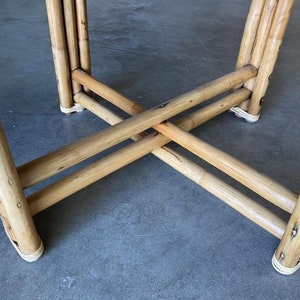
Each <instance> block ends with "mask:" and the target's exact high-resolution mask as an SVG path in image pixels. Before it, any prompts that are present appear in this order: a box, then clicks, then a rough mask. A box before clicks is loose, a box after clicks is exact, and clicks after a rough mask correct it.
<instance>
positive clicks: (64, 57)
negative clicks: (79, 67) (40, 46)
mask: <svg viewBox="0 0 300 300" xmlns="http://www.w3.org/2000/svg"><path fill="white" fill-rule="evenodd" d="M46 8H47V15H48V24H49V31H50V38H51V45H52V53H53V61H54V68H55V74H56V82H57V89H58V95H59V101H60V107H61V108H62V111H63V112H65V111H64V109H66V111H67V112H69V110H68V109H70V108H71V107H72V106H73V96H72V88H71V79H70V66H69V58H68V51H67V44H66V38H65V26H64V18H63V13H62V11H63V8H62V3H61V0H46Z"/></svg>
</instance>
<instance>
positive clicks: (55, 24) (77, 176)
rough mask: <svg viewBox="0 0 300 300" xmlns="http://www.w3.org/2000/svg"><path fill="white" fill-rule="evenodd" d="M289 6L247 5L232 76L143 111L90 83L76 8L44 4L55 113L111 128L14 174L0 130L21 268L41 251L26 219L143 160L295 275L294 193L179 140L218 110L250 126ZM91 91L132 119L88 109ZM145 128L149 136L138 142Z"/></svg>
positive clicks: (299, 212)
mask: <svg viewBox="0 0 300 300" xmlns="http://www.w3.org/2000/svg"><path fill="white" fill-rule="evenodd" d="M293 4H294V1H293V0H265V1H262V0H253V1H252V3H251V7H250V10H249V14H248V18H247V21H246V25H245V30H244V34H243V38H242V42H241V47H240V52H239V56H238V60H237V65H236V70H235V71H233V72H231V73H229V74H226V75H224V76H222V77H220V78H218V79H216V80H214V81H211V82H209V83H207V84H204V85H202V86H200V87H199V88H197V89H195V90H192V91H191V92H188V93H186V94H183V95H181V96H179V97H176V98H174V99H171V100H169V101H167V102H164V103H162V104H160V105H158V106H155V107H153V108H151V109H148V110H146V109H145V108H144V107H143V106H142V105H140V104H138V103H137V102H135V101H133V100H131V99H128V98H127V97H125V96H123V95H121V94H120V93H118V92H117V91H115V90H113V89H112V88H110V87H108V86H107V85H105V84H103V83H101V82H100V81H98V80H96V79H95V78H93V77H92V75H91V62H90V50H89V38H88V20H87V5H86V1H85V0H46V7H47V14H48V21H49V29H50V37H51V44H52V51H53V57H54V66H55V72H56V78H57V87H58V93H59V98H60V107H61V110H62V112H64V113H67V114H69V113H72V112H77V111H81V110H83V109H84V108H85V109H88V110H89V111H91V112H92V113H94V114H95V115H97V116H98V117H100V118H101V119H103V120H105V121H106V122H107V123H109V124H110V125H112V126H111V127H108V128H106V129H104V130H102V131H100V132H97V133H96V134H93V135H91V136H88V137H86V138H83V139H81V140H79V141H77V142H74V143H73V144H70V145H67V146H65V147H63V148H61V149H58V150H56V151H54V152H52V153H49V154H47V155H45V156H43V157H40V158H37V159H35V160H33V161H31V162H28V163H26V164H24V165H22V166H19V167H18V168H16V167H15V164H14V162H13V159H12V156H11V153H10V150H9V146H8V143H7V140H6V137H5V135H4V132H3V130H2V129H1V128H0V142H1V144H0V215H1V219H2V222H3V225H4V228H5V230H6V233H7V235H8V237H9V239H10V241H11V242H12V244H13V245H14V247H15V249H16V250H17V252H18V253H19V254H20V256H21V257H22V258H23V259H25V260H27V261H35V260H37V259H39V258H40V257H41V255H42V254H43V249H44V248H43V243H42V241H41V239H40V237H39V235H38V233H37V231H36V229H35V226H34V223H33V220H32V216H33V215H35V214H37V213H39V212H41V211H42V210H44V209H46V208H48V207H49V206H51V205H53V204H55V203H57V202H59V201H61V200H63V199H64V198H66V197H67V196H69V195H71V194H73V193H75V192H77V191H79V190H81V189H82V188H84V187H86V186H88V185H90V184H92V183H93V182H95V181H97V180H99V179H100V178H103V177H104V176H106V175H108V174H110V173H112V172H114V171H115V170H118V169H120V168H122V167H123V166H125V165H127V164H129V163H131V162H133V161H135V160H137V159H139V158H141V157H143V156H144V155H146V154H148V153H150V152H151V153H152V154H154V155H155V156H156V157H158V158H160V159H161V160H163V161H164V162H166V163H167V164H168V165H170V166H172V167H173V168H174V169H176V170H177V171H179V172H180V173H182V174H183V175H185V176H187V177H188V178H190V179H191V180H192V181H194V182H195V183H197V184H198V185H200V186H202V187H203V188H205V189H206V190H208V191H209V192H211V193H212V194H214V195H215V196H217V197H218V198H220V199H221V200H223V201H224V202H225V203H227V204H229V205H230V206H231V207H233V208H234V209H236V210H237V211H239V212H240V213H241V214H243V215H244V216H245V217H247V218H249V219H250V220H252V221H253V222H255V223H256V224H258V225H259V226H261V227H262V228H264V229H265V230H267V231H268V232H270V233H271V234H273V235H274V236H276V237H277V238H279V239H280V240H281V241H280V244H279V246H278V249H277V250H276V251H275V254H274V256H273V258H272V263H273V266H274V268H275V269H276V270H277V271H278V272H280V273H282V274H292V273H293V272H295V271H296V270H297V269H298V268H299V266H300V263H299V259H300V234H298V231H299V226H300V198H299V194H296V193H294V192H292V191H289V190H288V189H287V188H285V187H283V186H281V185H280V184H278V183H276V182H274V181H273V180H271V179H270V178H268V177H267V176H265V175H262V174H260V173H259V172H257V171H256V170H254V169H253V168H251V167H249V166H247V165H246V164H244V163H242V162H240V161H239V160H237V159H236V158H234V157H232V156H230V155H228V154H226V153H224V152H222V151H221V150H219V149H216V148H215V147H213V146H211V145H209V144H207V143H205V142H204V141H202V140H200V139H199V138H197V137H195V136H193V135H192V134H190V133H189V131H190V130H191V129H193V128H195V127H197V126H199V125H201V124H203V123H204V122H206V121H208V120H210V119H212V118H214V117H215V116H217V115H219V114H221V113H223V112H225V111H227V110H231V111H233V112H234V113H235V114H236V115H237V116H239V117H242V118H244V119H246V120H247V121H249V122H256V121H257V120H258V119H259V114H260V109H261V105H262V102H263V99H264V96H265V94H266V91H267V88H268V84H269V80H270V77H271V74H272V72H273V69H274V66H275V63H276V60H277V56H278V52H279V49H280V46H281V44H282V39H283V36H284V33H285V31H286V26H287V24H288V20H289V17H290V14H291V10H292V7H293ZM226 91H230V93H228V94H227V95H226V96H224V97H223V98H222V99H220V100H217V101H214V102H213V103H210V104H208V105H206V106H205V107H204V108H201V109H198V110H196V111H194V112H192V113H190V114H189V115H187V116H185V117H183V118H180V119H178V120H176V121H175V122H173V123H172V122H170V121H169V119H170V118H172V117H174V116H176V115H178V114H179V113H181V112H183V111H185V110H187V109H190V108H192V107H196V106H197V105H199V104H200V103H203V102H205V101H208V100H210V99H211V98H213V97H215V96H218V95H220V94H223V93H224V92H226ZM92 92H93V93H95V94H97V95H99V96H101V97H102V98H103V99H106V100H107V101H109V102H111V103H112V104H114V105H116V106H117V107H119V108H121V109H122V110H123V111H125V112H126V113H128V114H129V115H131V116H132V117H131V118H128V119H126V120H123V119H122V118H121V117H119V116H118V115H117V114H116V113H114V112H112V111H110V110H109V109H108V108H106V107H105V106H104V105H102V104H100V103H99V102H97V101H96V100H94V99H93V98H92V97H91V94H92ZM149 128H153V129H154V130H155V131H154V132H152V133H147V132H146V130H147V129H149ZM130 138H131V139H132V140H133V142H132V143H131V144H129V145H127V146H124V147H123V148H121V149H120V150H117V151H115V152H113V153H112V154H110V155H108V156H106V157H104V158H101V159H100V160H98V161H97V162H94V163H92V164H90V165H88V166H87V167H84V168H82V169H80V170H79V171H76V172H75V173H73V174H71V175H68V176H66V177H65V178H63V179H60V180H58V181H56V182H55V183H52V184H50V185H49V186H47V187H45V188H42V189H41V190H39V191H37V192H34V193H33V194H31V195H29V196H27V197H25V195H24V189H26V188H28V187H30V186H33V185H35V184H37V183H39V182H41V181H43V180H45V179H47V178H50V177H52V176H54V175H56V174H58V173H59V172H62V171H64V170H66V169H67V168H69V167H72V166H74V165H75V164H78V163H79V162H82V161H83V160H85V159H87V158H89V157H92V156H94V155H95V154H97V153H100V152H102V151H104V150H106V149H109V148H110V147H112V146H114V145H116V144H118V143H120V142H122V141H125V140H127V139H130ZM170 141H174V142H176V143H178V144H179V145H181V146H182V147H184V148H186V149H188V150H189V151H191V152H192V153H194V154H195V155H197V156H198V157H200V158H202V159H204V160H205V161H207V162H209V163H210V164H212V165H213V166H215V167H216V168H218V169H220V170H221V171H223V172H225V173H226V174H228V175H229V176H231V177H232V178H234V179H235V180H237V181H239V182H240V183H242V184H243V185H245V186H246V187H248V188H249V189H251V190H252V191H254V192H256V193H257V194H258V195H260V196H261V197H263V198H264V199H266V200H267V201H269V202H271V203H273V204H274V205H276V206H278V207H280V208H281V209H282V210H284V211H286V212H288V213H290V214H291V217H290V219H289V221H288V222H285V221H284V220H282V219H281V218H280V217H278V216H277V215H275V214H274V213H273V212H271V211H270V210H268V209H266V208H265V207H263V206H262V205H260V204H258V203H256V202H255V201H253V200H252V199H250V198H249V197H247V196H246V195H244V194H242V193H241V192H239V191H237V190H236V189H234V188H233V187H231V186H230V185H228V184H226V183H224V182H223V181H221V180H220V179H218V178H216V177H215V176H214V175H212V174H209V173H208V172H206V171H205V170H204V169H203V168H201V167H200V166H199V165H197V164H196V163H194V162H192V161H190V160H189V159H187V158H185V157H184V156H182V155H181V154H179V153H177V152H176V151H174V150H172V149H171V148H169V147H167V146H165V145H166V144H167V143H168V142H170Z"/></svg>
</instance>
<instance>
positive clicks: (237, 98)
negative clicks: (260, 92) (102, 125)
mask: <svg viewBox="0 0 300 300" xmlns="http://www.w3.org/2000/svg"><path fill="white" fill-rule="evenodd" d="M106 88H107V89H109V87H107V86H106ZM250 95H251V92H250V91H249V90H247V89H245V88H242V89H240V90H238V91H236V92H234V93H232V94H230V95H228V96H226V97H224V98H222V99H220V100H218V101H215V102H214V103H211V104H209V105H207V106H205V107H203V108H201V109H199V110H197V111H195V112H192V113H190V114H188V116H186V117H183V118H181V119H179V120H177V121H176V122H175V123H176V125H177V126H179V127H181V128H183V129H184V130H188V131H189V130H192V129H193V128H195V127H197V126H199V125H201V124H203V123H204V122H206V121H208V120H210V119H212V118H214V117H216V116H217V115H219V114H221V113H223V112H225V111H227V110H228V109H229V108H230V107H232V106H234V105H238V104H239V103H241V102H243V101H244V100H246V99H248V98H249V96H250ZM115 96H116V95H114V97H113V98H114V99H115ZM121 97H123V98H121ZM117 98H118V99H124V102H125V103H126V102H128V104H129V105H128V107H129V109H128V111H130V114H131V115H137V114H138V112H139V111H143V110H144V108H143V107H142V106H141V105H139V104H138V105H134V103H135V102H134V101H131V100H129V99H128V98H125V97H124V96H121V95H120V97H117ZM74 99H75V101H76V102H77V103H79V104H80V105H81V106H82V107H84V108H86V109H88V110H89V111H90V112H92V113H94V114H95V115H96V116H98V117H100V118H101V119H103V120H104V121H106V122H107V123H109V124H110V125H115V124H116V123H119V122H121V121H123V119H121V118H120V117H118V116H117V115H116V114H114V113H113V112H112V111H110V110H109V109H107V108H106V107H105V106H104V105H101V104H100V103H99V102H98V101H96V100H94V99H92V98H90V97H88V96H87V95H85V94H83V93H78V94H77V95H75V97H74ZM110 99H111V100H112V98H110ZM112 102H114V101H112ZM124 102H121V103H124ZM130 103H131V105H130ZM134 140H136V139H134ZM167 141H170V140H169V139H167V138H166V143H167Z"/></svg>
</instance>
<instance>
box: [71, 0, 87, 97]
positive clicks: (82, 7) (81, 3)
mask: <svg viewBox="0 0 300 300" xmlns="http://www.w3.org/2000/svg"><path fill="white" fill-rule="evenodd" d="M75 7H76V15H77V31H78V45H79V58H80V68H81V69H82V70H84V71H85V72H87V73H88V74H91V56H90V42H89V33H88V17H87V3H86V0H75ZM85 92H86V93H88V94H90V91H89V90H88V89H86V88H85Z"/></svg>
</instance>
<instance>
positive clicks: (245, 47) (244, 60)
mask: <svg viewBox="0 0 300 300" xmlns="http://www.w3.org/2000/svg"><path fill="white" fill-rule="evenodd" d="M264 4H265V1H264V0H252V2H251V6H250V10H249V13H248V17H247V20H246V24H245V29H244V33H243V38H242V41H241V46H240V51H239V55H238V59H237V63H236V68H237V69H240V68H242V67H243V66H245V65H247V64H248V63H249V61H250V57H251V51H252V48H253V44H254V41H255V37H256V32H257V28H258V25H259V22H260V19H261V15H262V11H263V8H264Z"/></svg>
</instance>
